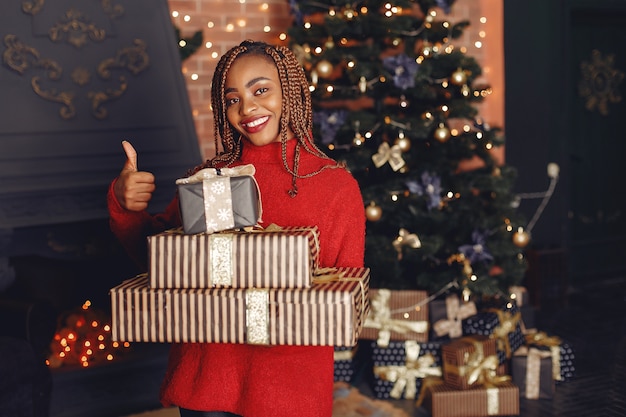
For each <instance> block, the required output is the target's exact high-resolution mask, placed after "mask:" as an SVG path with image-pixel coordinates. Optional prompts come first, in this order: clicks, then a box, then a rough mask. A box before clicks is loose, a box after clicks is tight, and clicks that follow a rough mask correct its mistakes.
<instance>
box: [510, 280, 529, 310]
mask: <svg viewBox="0 0 626 417" xmlns="http://www.w3.org/2000/svg"><path fill="white" fill-rule="evenodd" d="M509 294H510V298H511V300H514V301H515V304H516V305H517V306H518V307H522V306H527V305H529V304H530V297H529V295H528V290H526V287H523V286H521V285H512V286H510V287H509Z"/></svg>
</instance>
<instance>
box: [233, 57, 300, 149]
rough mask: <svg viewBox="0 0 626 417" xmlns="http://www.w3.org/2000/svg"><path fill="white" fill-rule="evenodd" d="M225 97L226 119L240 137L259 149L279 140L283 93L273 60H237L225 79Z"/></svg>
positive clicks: (250, 58) (260, 58)
mask: <svg viewBox="0 0 626 417" xmlns="http://www.w3.org/2000/svg"><path fill="white" fill-rule="evenodd" d="M224 97H225V100H226V117H227V118H228V121H229V122H230V124H231V125H232V126H233V128H234V129H235V130H237V131H238V132H239V133H241V135H243V136H244V137H246V138H248V140H249V141H250V142H252V143H253V144H254V145H256V146H263V145H267V144H268V143H272V142H279V141H280V117H281V111H282V110H281V109H282V102H283V92H282V88H281V84H280V79H279V77H278V70H277V69H276V66H275V65H274V63H273V62H272V61H271V60H269V59H268V58H266V57H263V56H259V55H243V56H241V57H239V58H237V60H236V61H235V62H234V63H233V64H232V66H231V67H230V69H229V71H228V74H227V76H226V82H225V84H224ZM287 137H288V138H291V137H293V133H292V132H291V131H289V132H288V136H287Z"/></svg>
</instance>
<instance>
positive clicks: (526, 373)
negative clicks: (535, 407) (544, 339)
mask: <svg viewBox="0 0 626 417" xmlns="http://www.w3.org/2000/svg"><path fill="white" fill-rule="evenodd" d="M511 376H512V378H513V382H514V383H515V385H517V386H518V387H519V389H520V395H521V396H522V397H523V398H527V399H529V400H538V399H549V398H552V397H553V396H554V379H553V376H552V355H551V354H550V352H549V351H545V350H539V349H537V348H534V347H531V348H528V347H527V346H522V347H521V348H519V349H518V350H516V351H515V353H514V354H513V357H512V358H511Z"/></svg>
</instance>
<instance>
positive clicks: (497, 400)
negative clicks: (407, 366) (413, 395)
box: [416, 378, 520, 417]
mask: <svg viewBox="0 0 626 417" xmlns="http://www.w3.org/2000/svg"><path fill="white" fill-rule="evenodd" d="M422 393H423V395H421V396H420V398H419V399H418V401H417V404H416V405H417V406H423V407H424V408H425V409H427V410H428V411H429V412H430V415H431V417H486V416H518V415H519V414H520V401H519V388H518V387H517V386H516V385H515V384H514V383H513V382H511V381H509V380H502V381H499V382H495V383H489V384H485V385H482V386H480V387H477V388H473V389H468V390H457V389H455V388H453V387H451V386H449V385H447V384H446V383H445V382H444V381H443V380H441V379H439V378H428V379H425V380H424V382H423V387H422Z"/></svg>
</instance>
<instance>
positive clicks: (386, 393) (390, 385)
mask: <svg viewBox="0 0 626 417" xmlns="http://www.w3.org/2000/svg"><path fill="white" fill-rule="evenodd" d="M407 343H416V344H417V345H418V346H419V355H418V361H419V360H420V359H422V358H425V357H426V355H430V356H432V359H433V363H432V366H430V367H428V368H427V371H426V372H432V373H437V372H439V373H440V372H441V343H439V342H424V343H417V342H413V341H391V342H389V346H388V347H385V348H383V347H379V346H378V344H377V343H376V342H375V341H374V342H371V349H372V361H373V366H374V376H373V379H372V384H371V386H372V391H373V393H374V396H375V397H376V398H380V399H398V398H409V399H416V398H417V396H418V395H419V392H420V389H421V385H422V378H415V379H414V380H413V381H414V382H415V386H416V392H415V397H414V398H410V397H407V396H406V395H407V392H406V389H404V388H403V389H400V387H401V386H403V384H404V383H405V381H390V380H387V379H386V378H384V376H383V374H384V372H381V371H382V370H383V369H384V368H385V367H406V365H407V349H406V346H407ZM413 381H411V382H413ZM406 382H408V381H406ZM397 384H398V388H397V390H398V392H399V395H400V396H399V397H398V396H397V395H396V396H394V395H393V394H392V391H393V390H394V387H395V386H396V385H397Z"/></svg>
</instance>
